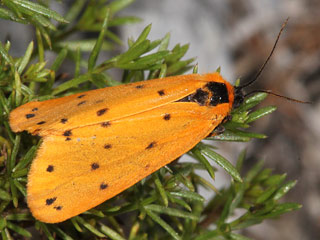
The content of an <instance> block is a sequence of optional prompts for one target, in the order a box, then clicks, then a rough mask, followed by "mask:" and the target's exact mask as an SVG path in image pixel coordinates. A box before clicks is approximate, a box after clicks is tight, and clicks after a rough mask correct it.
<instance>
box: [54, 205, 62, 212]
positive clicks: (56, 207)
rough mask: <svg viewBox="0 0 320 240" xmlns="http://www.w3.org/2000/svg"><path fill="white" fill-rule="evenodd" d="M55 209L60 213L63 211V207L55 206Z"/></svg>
mask: <svg viewBox="0 0 320 240" xmlns="http://www.w3.org/2000/svg"><path fill="white" fill-rule="evenodd" d="M53 208H54V209H56V210H57V211H60V210H61V209H62V206H55V207H53Z"/></svg>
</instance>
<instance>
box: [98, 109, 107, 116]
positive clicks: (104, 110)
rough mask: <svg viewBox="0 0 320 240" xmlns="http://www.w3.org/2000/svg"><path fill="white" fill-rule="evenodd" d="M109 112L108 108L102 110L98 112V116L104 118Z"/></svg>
mask: <svg viewBox="0 0 320 240" xmlns="http://www.w3.org/2000/svg"><path fill="white" fill-rule="evenodd" d="M107 111H108V108H102V109H100V110H99V111H97V116H102V115H103V114H105V113H106V112H107Z"/></svg>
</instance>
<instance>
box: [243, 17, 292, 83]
mask: <svg viewBox="0 0 320 240" xmlns="http://www.w3.org/2000/svg"><path fill="white" fill-rule="evenodd" d="M288 21H289V17H288V18H287V19H286V20H285V21H284V23H283V24H282V26H281V29H280V31H279V33H278V36H277V39H276V41H275V42H274V44H273V47H272V49H271V52H270V54H269V56H268V57H267V59H266V61H265V62H264V64H263V65H262V66H261V68H260V69H259V71H258V72H257V74H256V76H255V77H254V78H253V79H252V80H251V81H249V82H248V83H245V84H243V85H242V86H238V87H237V88H240V89H242V88H245V87H248V86H249V85H251V84H252V83H253V82H255V81H256V80H257V79H258V78H259V76H260V75H261V73H262V71H263V70H264V68H265V66H266V65H267V63H268V62H269V60H270V58H271V56H272V55H273V52H274V50H275V49H276V47H277V44H278V41H279V39H280V36H281V34H282V32H283V29H284V28H285V27H286V25H287V23H288Z"/></svg>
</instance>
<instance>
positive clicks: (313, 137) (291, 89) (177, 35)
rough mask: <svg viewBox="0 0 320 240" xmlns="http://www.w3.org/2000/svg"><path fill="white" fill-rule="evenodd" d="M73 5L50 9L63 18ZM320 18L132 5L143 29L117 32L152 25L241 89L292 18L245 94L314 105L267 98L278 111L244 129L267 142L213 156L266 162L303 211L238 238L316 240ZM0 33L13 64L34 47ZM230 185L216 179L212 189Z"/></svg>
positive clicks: (241, 1) (5, 29) (305, 0)
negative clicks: (257, 92)
mask: <svg viewBox="0 0 320 240" xmlns="http://www.w3.org/2000/svg"><path fill="white" fill-rule="evenodd" d="M71 2H72V1H62V2H59V3H57V2H52V3H54V8H55V9H56V10H57V11H58V12H59V13H61V14H63V12H64V11H65V9H66V8H68V4H70V3H71ZM319 12H320V1H319V0H259V1H256V0H225V1H218V0H201V1H199V0H198V1H195V0H175V1H172V0H161V1H157V0H136V1H135V2H134V3H133V4H132V5H130V6H129V7H128V8H127V9H125V10H124V11H123V12H121V14H123V15H132V16H137V17H140V18H142V19H143V21H142V22H141V23H138V24H133V25H129V26H126V27H124V28H120V29H116V31H119V32H120V33H121V35H122V39H123V41H124V42H125V43H126V39H127V38H128V37H133V38H137V37H138V35H139V34H140V32H141V31H142V30H143V28H144V27H145V26H146V25H148V24H149V23H152V30H151V32H150V35H149V39H151V40H155V39H159V38H162V37H163V36H164V35H165V34H166V33H167V32H170V33H171V41H170V47H171V48H172V47H173V46H174V45H175V44H177V43H181V44H185V43H189V44H190V49H189V51H188V53H187V57H188V58H191V57H197V60H196V62H197V63H198V64H199V73H206V72H212V71H215V69H217V67H219V66H221V69H222V70H221V73H222V75H223V76H224V77H225V78H226V79H227V80H228V81H230V82H232V83H233V82H234V81H235V80H236V79H237V78H239V77H240V78H241V81H242V83H243V82H245V81H248V80H250V79H252V78H253V77H254V75H255V74H256V73H257V71H258V70H259V68H260V67H261V65H262V64H263V63H264V62H265V60H266V58H267V56H268V55H269V53H270V51H271V48H272V45H273V44H274V42H275V40H276V36H277V34H278V32H279V30H280V27H281V25H282V23H283V22H284V21H285V19H286V18H287V17H290V20H289V23H288V25H287V27H286V28H285V30H284V32H283V34H282V36H281V39H280V41H279V44H278V46H277V49H276V51H275V53H274V55H273V57H272V58H271V60H270V62H269V64H268V65H267V67H266V69H265V70H264V72H263V74H262V76H261V77H260V78H259V81H257V82H256V83H255V84H254V86H252V87H251V89H268V90H272V91H274V92H276V93H280V94H283V95H286V96H289V97H293V98H297V99H301V100H306V101H312V104H309V105H306V104H297V103H293V102H289V101H286V100H285V99H282V98H276V97H272V96H270V97H268V98H267V100H266V101H265V102H264V105H276V106H277V107H278V110H277V111H276V112H275V113H273V114H271V115H270V116H267V117H264V118H263V119H261V120H259V121H257V122H256V124H255V125H254V126H253V128H252V129H250V130H252V131H256V132H260V133H264V134H266V135H268V138H267V139H266V140H255V141H252V142H250V143H246V144H243V143H222V144H219V150H218V151H219V152H220V153H221V154H222V155H223V156H225V157H226V158H227V159H229V160H233V161H235V160H236V158H237V156H238V154H239V153H240V151H241V150H242V149H244V148H247V149H248V159H247V161H246V162H245V164H246V166H247V168H249V167H250V166H252V165H253V164H255V163H256V162H257V161H259V160H261V159H264V160H265V164H266V166H267V167H269V168H272V169H274V172H275V173H279V174H282V173H287V175H288V177H287V179H288V180H294V179H297V180H298V184H297V185H296V187H295V188H294V189H293V190H291V191H290V192H289V194H288V195H287V197H286V199H285V200H286V201H289V202H290V201H291V202H298V203H301V204H302V205H303V208H302V209H300V210H299V211H296V212H294V213H289V214H286V215H284V216H282V217H281V218H280V219H278V220H276V221H272V220H269V221H266V222H264V223H263V224H260V225H259V226H254V227H250V228H249V229H247V230H246V232H244V233H243V234H244V235H246V236H248V237H251V238H253V239H261V240H265V239H275V240H277V239H320V61H319V60H320V31H319V30H320V14H319ZM0 29H1V34H0V40H1V41H4V40H5V39H8V38H9V39H10V40H11V43H12V50H15V51H16V52H15V53H13V52H11V54H12V55H14V56H15V55H16V56H20V55H22V54H23V53H24V52H25V50H26V48H27V45H28V43H29V41H31V40H32V39H34V36H33V35H32V32H33V29H30V28H29V29H28V26H24V25H21V24H8V22H5V21H0ZM122 48H123V50H125V49H127V46H126V45H124V46H123V47H122ZM119 51H120V49H119ZM66 67H67V66H66ZM190 72H191V71H190ZM247 92H250V88H249V89H247ZM229 182H230V179H229V177H228V176H226V175H224V174H223V171H222V170H221V171H219V174H217V176H216V181H215V184H216V186H218V187H219V186H223V185H225V184H228V183H229Z"/></svg>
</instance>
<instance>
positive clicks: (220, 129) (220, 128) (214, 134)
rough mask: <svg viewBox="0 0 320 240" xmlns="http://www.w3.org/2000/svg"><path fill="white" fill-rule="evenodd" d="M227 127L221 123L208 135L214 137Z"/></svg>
mask: <svg viewBox="0 0 320 240" xmlns="http://www.w3.org/2000/svg"><path fill="white" fill-rule="evenodd" d="M225 130H226V129H225V127H224V126H223V125H222V124H219V125H218V126H217V127H216V128H215V129H214V130H213V131H212V132H211V133H209V135H208V136H207V137H213V136H216V135H219V134H222V133H224V131H225Z"/></svg>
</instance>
